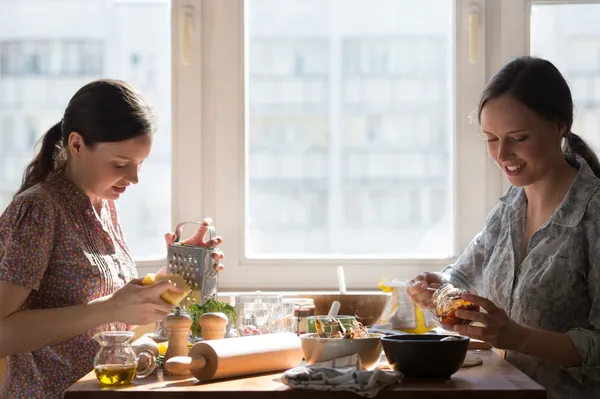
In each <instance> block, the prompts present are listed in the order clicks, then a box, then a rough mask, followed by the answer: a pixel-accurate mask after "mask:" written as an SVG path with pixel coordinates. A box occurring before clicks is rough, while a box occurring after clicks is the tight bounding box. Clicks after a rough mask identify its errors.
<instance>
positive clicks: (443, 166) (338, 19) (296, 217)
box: [246, 0, 453, 257]
mask: <svg viewBox="0 0 600 399" xmlns="http://www.w3.org/2000/svg"><path fill="white" fill-rule="evenodd" d="M246 4H247V6H246V7H247V10H246V16H247V29H248V31H247V32H248V33H247V35H248V39H247V43H248V44H247V46H248V49H247V52H246V54H248V60H247V69H248V71H247V76H248V78H247V90H248V99H249V100H248V101H249V104H248V110H249V111H248V115H247V119H248V123H247V126H248V131H247V142H248V154H247V156H248V171H247V176H246V177H247V181H248V193H247V198H246V199H247V201H248V204H247V209H248V212H249V214H248V215H247V218H246V219H247V226H246V233H247V240H246V243H247V244H246V246H247V247H246V253H247V255H248V256H250V257H255V256H266V257H270V256H292V257H296V256H298V257H336V256H342V257H347V256H358V257H361V256H386V257H387V256H399V257H411V256H422V255H423V254H427V255H428V256H433V257H435V256H448V255H451V254H452V249H453V246H452V244H453V214H452V197H453V186H452V176H451V170H452V154H451V143H452V135H453V132H452V123H451V119H452V115H451V112H452V102H453V93H452V36H453V33H452V1H451V0H422V1H410V0H369V1H367V0H344V1H336V0H328V1H323V0H286V1H284V2H282V1H279V0H250V1H247V2H246ZM423 15H427V19H424V18H422V16H423Z"/></svg>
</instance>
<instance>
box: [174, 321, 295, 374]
mask: <svg viewBox="0 0 600 399" xmlns="http://www.w3.org/2000/svg"><path fill="white" fill-rule="evenodd" d="M300 362H302V348H301V345H300V338H298V336H297V335H296V334H294V333H277V334H265V335H254V336H247V337H239V338H228V339H217V340H212V341H202V342H199V343H197V344H195V345H194V346H193V347H192V349H191V350H190V353H189V355H188V356H179V357H174V358H171V359H169V360H167V362H166V364H167V365H168V367H169V368H170V369H171V370H190V371H191V373H192V375H193V376H194V377H196V378H197V379H198V380H200V381H208V380H216V379H221V378H230V377H241V376H245V375H251V374H258V373H267V372H273V371H279V370H286V369H290V368H292V367H295V366H297V365H299V364H300Z"/></svg>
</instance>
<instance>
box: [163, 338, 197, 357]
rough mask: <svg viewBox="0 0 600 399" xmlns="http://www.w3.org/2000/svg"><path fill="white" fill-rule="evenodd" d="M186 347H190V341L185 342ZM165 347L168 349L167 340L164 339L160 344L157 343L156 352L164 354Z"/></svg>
mask: <svg viewBox="0 0 600 399" xmlns="http://www.w3.org/2000/svg"><path fill="white" fill-rule="evenodd" d="M187 346H188V349H192V346H193V345H192V343H191V342H188V343H187ZM167 349H169V342H168V341H165V342H161V343H160V344H158V354H159V355H163V356H164V355H165V353H167Z"/></svg>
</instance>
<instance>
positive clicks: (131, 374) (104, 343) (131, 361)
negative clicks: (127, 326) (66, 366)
mask: <svg viewBox="0 0 600 399" xmlns="http://www.w3.org/2000/svg"><path fill="white" fill-rule="evenodd" d="M133 336H134V333H133V331H104V332H101V333H98V334H96V335H95V336H94V338H93V339H94V340H96V341H97V342H98V343H99V344H100V350H99V351H98V353H97V354H96V357H95V358H94V372H95V373H96V377H97V378H98V381H100V384H102V385H105V386H115V385H124V384H128V383H129V382H131V381H132V380H133V379H134V378H135V377H136V376H137V377H138V378H144V377H147V376H148V375H150V374H151V373H152V372H153V371H154V369H155V368H156V356H155V355H154V354H153V353H151V352H150V351H149V350H141V351H140V352H139V354H138V355H136V353H135V351H134V350H133V347H132V346H131V342H132V341H133Z"/></svg>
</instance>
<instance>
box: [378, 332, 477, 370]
mask: <svg viewBox="0 0 600 399" xmlns="http://www.w3.org/2000/svg"><path fill="white" fill-rule="evenodd" d="M449 336H450V335H433V334H421V335H393V336H389V337H383V338H381V344H382V346H383V351H384V352H385V357H386V358H387V360H388V363H389V364H390V366H392V367H393V368H394V370H396V371H399V372H401V373H402V374H403V375H404V377H405V378H432V379H445V380H447V379H449V378H450V377H451V376H452V374H454V373H456V372H457V371H458V370H459V369H460V367H461V366H462V364H463V362H464V361H465V357H466V356H467V350H468V349H469V338H468V337H463V336H455V337H456V338H458V339H457V340H453V341H440V340H441V339H442V338H445V337H449Z"/></svg>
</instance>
